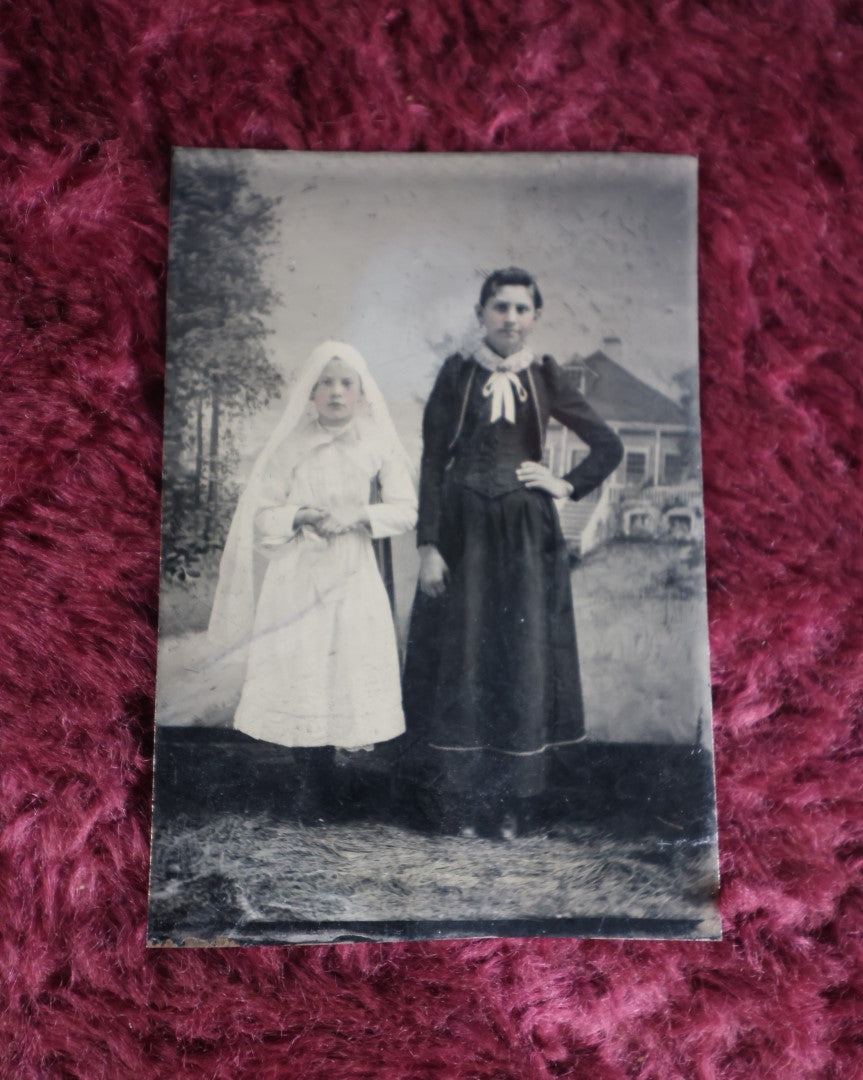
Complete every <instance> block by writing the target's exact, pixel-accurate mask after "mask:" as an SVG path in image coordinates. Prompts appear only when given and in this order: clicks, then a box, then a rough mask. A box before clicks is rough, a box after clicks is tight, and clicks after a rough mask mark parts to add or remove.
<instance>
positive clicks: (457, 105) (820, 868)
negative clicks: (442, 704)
mask: <svg viewBox="0 0 863 1080" xmlns="http://www.w3.org/2000/svg"><path fill="white" fill-rule="evenodd" d="M861 70H863V7H861V5H860V3H858V2H853V0H841V2H840V0H835V2H829V0H810V2H808V3H795V2H791V0H760V2H746V3H744V2H742V0H711V2H709V3H708V2H705V3H697V2H694V0H693V2H690V0H588V2H585V3H578V4H567V3H564V2H563V0H522V2H521V3H517V4H514V3H503V2H501V0H430V2H428V3H426V2H422V3H420V2H416V3H407V2H402V3H400V2H398V0H358V2H356V3H335V2H330V0H296V2H294V3H283V2H278V0H136V2H130V0H64V2H63V3H54V2H52V0H27V2H26V3H21V2H19V3H11V2H8V3H5V4H2V5H0V85H2V114H0V184H2V200H0V365H2V366H0V378H2V413H0V437H2V456H0V476H2V484H0V492H2V540H0V581H2V595H3V616H2V632H0V641H2V645H0V676H2V681H3V694H2V709H3V714H4V715H3V719H2V728H0V874H2V888H0V1074H2V1076H3V1077H9V1078H15V1080H54V1078H57V1080H60V1078H63V1080H67V1078H68V1080H72V1078H75V1080H103V1078H104V1080H125V1078H135V1080H146V1078H159V1080H164V1078H174V1077H189V1078H197V1077H200V1078H202V1080H203V1078H205V1077H206V1078H214V1080H215V1078H218V1080H238V1078H246V1077H249V1078H255V1080H266V1078H277V1077H278V1078H281V1077H300V1078H304V1080H313V1078H318V1077H320V1078H326V1080H343V1078H344V1080H349V1078H360V1077H374V1078H380V1080H384V1078H392V1080H396V1078H399V1080H400V1078H403V1077H405V1078H413V1077H416V1078H420V1077H429V1078H431V1077H465V1078H484V1080H509V1078H511V1080H533V1078H546V1077H561V1076H567V1077H569V1076H572V1077H581V1076H585V1077H590V1078H591V1080H606V1078H607V1080H611V1078H617V1077H638V1078H644V1080H647V1078H655V1080H668V1078H672V1077H685V1078H698V1080H712V1078H729V1080H730V1078H740V1080H744V1078H745V1080H752V1078H761V1077H777V1078H809V1077H811V1078H816V1077H818V1078H821V1077H824V1078H831V1077H832V1078H837V1080H838V1078H843V1080H844V1078H849V1077H852V1076H855V1075H860V1070H863V1063H861V1062H863V1059H861V1053H863V1045H861V1000H860V995H861V988H863V976H861V972H863V964H861V945H860V940H861V939H860V931H861V891H860V877H859V871H860V863H861V847H860V840H861V837H860V824H861V821H860V816H861V810H860V802H859V798H858V790H859V786H860V774H859V770H855V768H854V766H855V755H859V753H860V743H859V722H860V711H861V684H863V635H861V630H863V615H861V612H863V595H861V594H863V544H861V535H863V491H861V460H860V453H861V445H863V364H861V359H863V357H861V348H860V346H861V337H863V334H861V321H860V308H861V285H863V265H861V250H863V185H861V171H863V169H861V163H863V145H861V123H860V116H861V112H863V81H861V77H860V72H861ZM172 144H178V145H185V146H226V147H257V148H278V147H288V148H293V149H303V148H308V149H315V150H327V149H333V150H335V149H360V150H377V149H386V150H603V151H605V150H617V151H659V152H671V153H677V152H681V153H692V154H698V155H699V156H700V159H701V166H700V182H701V201H700V213H701V229H700V243H701V254H700V278H701V315H702V333H701V345H702V361H703V380H702V408H703V416H704V443H705V454H706V462H705V474H706V500H707V534H708V545H707V547H708V559H709V586H710V593H709V596H710V604H711V642H712V649H713V664H714V667H713V677H714V690H715V702H716V736H717V769H718V794H719V824H720V840H721V849H722V870H723V887H722V895H721V910H722V916H723V923H724V930H725V935H726V937H725V940H724V942H722V943H721V944H700V943H699V944H696V943H685V944H681V943H671V942H653V943H641V942H615V941H568V940H512V941H474V942H438V943H415V944H402V945H344V946H331V947H320V948H294V949H258V950H256V949H240V950H218V949H217V950H211V951H206V950H201V951H195V950H193V951H184V952H180V951H155V952H149V953H148V952H145V949H144V938H145V907H146V889H147V843H148V829H149V819H150V811H149V796H150V783H151V762H150V749H151V746H152V699H153V678H154V661H155V644H156V629H155V608H156V597H157V558H158V537H159V528H158V514H159V494H158V482H159V481H158V478H159V472H160V460H161V457H160V418H161V393H162V383H161V379H162V372H163V346H164V336H163V335H164V330H163V321H164V315H163V308H164V289H165V266H166V258H167V195H168V166H169V148H170V146H171V145H172ZM856 760H857V762H858V763H859V756H858V757H857V758H856Z"/></svg>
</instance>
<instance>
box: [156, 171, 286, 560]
mask: <svg viewBox="0 0 863 1080" xmlns="http://www.w3.org/2000/svg"><path fill="white" fill-rule="evenodd" d="M276 204H277V200H275V199H271V198H266V197H264V196H262V195H260V194H259V193H257V192H255V191H254V190H253V189H252V188H251V186H250V184H249V181H248V176H247V174H246V172H245V170H244V169H243V168H242V167H241V166H239V165H238V164H235V163H234V162H233V161H232V160H231V158H230V157H229V156H226V155H219V156H218V157H216V156H209V155H207V156H203V155H202V157H201V158H200V159H197V160H190V159H189V158H188V157H187V158H185V159H183V158H181V159H179V160H178V162H177V168H176V169H175V173H174V180H173V198H172V218H171V260H170V272H169V281H168V368H167V380H166V384H167V385H166V395H165V400H166V406H165V489H164V493H163V505H164V511H163V518H164V549H163V550H164V557H163V570H164V572H165V573H166V574H168V575H169V576H178V577H180V578H184V577H185V576H186V575H187V574H192V575H194V574H196V573H197V571H196V569H195V565H196V564H197V563H198V562H199V561H200V559H201V558H202V557H204V556H206V555H207V554H208V553H210V552H212V551H215V550H217V549H220V548H221V546H222V544H223V543H224V539H225V534H226V531H227V526H228V523H229V520H230V513H231V511H232V502H233V499H232V496H233V494H234V492H233V491H232V490H231V472H232V465H233V464H234V462H235V458H236V455H235V453H234V450H233V446H232V443H231V440H230V435H229V424H230V421H231V420H232V419H234V418H236V417H239V416H247V415H251V414H252V413H254V412H256V411H257V410H258V409H261V408H263V407H265V406H266V405H267V404H268V403H269V402H270V400H271V399H272V398H273V397H274V396H278V394H279V389H280V386H281V383H282V377H281V375H280V374H279V372H278V371H277V370H276V369H275V368H274V367H273V366H272V364H271V363H270V361H269V359H268V356H267V350H266V338H267V336H268V333H269V330H268V328H267V325H266V323H265V321H264V317H265V316H266V315H267V314H268V313H269V312H270V310H271V309H272V306H273V304H274V303H275V302H276V299H277V298H276V296H275V294H274V293H273V291H272V290H271V289H270V288H269V286H268V285H267V283H266V281H265V279H264V276H263V272H262V261H263V256H264V255H265V253H266V248H267V247H268V246H269V245H270V244H271V243H272V235H273V229H274V224H275V213H274V211H275V207H276Z"/></svg>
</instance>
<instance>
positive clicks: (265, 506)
mask: <svg viewBox="0 0 863 1080" xmlns="http://www.w3.org/2000/svg"><path fill="white" fill-rule="evenodd" d="M289 494H290V493H289V491H288V489H287V485H286V484H285V480H284V476H283V474H282V472H281V470H280V469H279V468H278V463H277V462H275V461H271V462H270V463H269V466H268V468H267V469H266V471H265V472H264V474H263V476H262V477H261V498H260V502H259V503H258V507H257V509H256V510H255V533H256V536H257V539H258V542H259V543H261V544H262V545H264V546H269V545H273V544H279V543H283V542H284V541H285V540H288V539H290V538H291V537H292V536H294V535H295V534H296V532H297V530H296V529H295V528H294V518H295V517H296V516H297V511H298V510H300V509H301V507H300V506H299V505H295V504H292V503H290V502H288V501H287V500H288V496H289Z"/></svg>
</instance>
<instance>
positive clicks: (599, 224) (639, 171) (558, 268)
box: [182, 151, 698, 458]
mask: <svg viewBox="0 0 863 1080" xmlns="http://www.w3.org/2000/svg"><path fill="white" fill-rule="evenodd" d="M186 153H187V154H188V156H187V157H184V159H183V161H182V165H183V167H190V166H191V167H194V164H195V160H196V158H197V159H198V160H201V161H203V160H204V158H205V157H206V159H207V160H208V161H210V162H211V161H212V160H213V158H216V159H218V157H219V156H220V155H222V156H223V157H224V158H225V159H227V158H228V157H229V156H230V157H233V156H234V155H236V154H238V153H239V154H242V158H243V164H244V166H245V167H246V169H247V172H248V176H249V178H250V181H251V183H252V186H253V187H254V188H255V189H256V190H257V191H259V192H260V193H261V194H264V195H267V196H270V197H275V198H278V200H279V202H278V206H277V209H276V218H277V226H276V232H275V235H274V237H273V239H274V241H275V242H274V244H273V245H272V246H271V248H270V250H269V253H268V255H267V256H266V263H265V274H266V276H267V279H268V281H269V283H270V284H271V285H272V287H273V289H274V290H275V292H276V294H277V296H278V297H279V301H278V303H277V305H276V307H275V309H274V311H273V313H272V315H271V316H270V317H269V323H270V326H271V329H272V335H271V337H270V339H269V346H268V347H269V350H270V354H271V358H272V360H273V363H274V364H275V365H276V366H277V367H278V368H279V370H281V371H282V372H283V373H284V374H285V375H286V377H287V378H288V379H290V377H291V375H292V373H293V372H295V371H296V370H297V368H298V367H300V366H301V365H302V363H303V361H304V360H305V358H306V357H307V355H308V354H309V352H311V350H312V348H314V346H315V345H317V344H318V343H319V342H320V341H322V340H324V339H326V338H337V339H342V340H345V341H348V342H350V343H351V344H353V345H355V346H356V347H357V348H358V349H359V350H360V351H361V352H362V353H363V355H364V356H365V357H366V359H367V361H368V363H369V365H370V367H371V369H372V371H373V373H374V375H375V377H376V379H377V380H378V382H379V384H380V385H381V387H382V389H383V390H384V392H385V394H386V395H387V398H388V400H389V402H390V405H391V407H392V409H393V412H394V416H395V419H396V421H397V424H398V426H399V427H400V429H401V433H402V435H403V437H404V439H405V441H406V443H407V444H408V446H409V449H410V450H411V451H412V453H414V454H415V453H416V450H417V447H418V439H419V431H418V424H419V416H420V407H419V402H421V401H422V399H424V398H425V397H426V396H427V394H428V391H429V389H430V387H431V383H432V380H433V378H434V374H435V372H436V370H437V369H438V367H439V366H440V362H441V360H442V359H443V358H444V357H445V356H446V355H447V354H448V353H450V352H452V351H453V349H454V348H457V347H461V346H465V345H469V344H470V343H471V342H475V341H477V340H478V334H477V320H476V315H475V313H474V306H475V304H476V301H477V298H478V295H479V289H480V286H481V284H482V281H483V278H484V277H485V275H486V274H487V273H488V272H490V271H491V270H494V269H496V268H498V267H502V266H509V265H516V266H522V267H524V268H526V269H527V270H529V271H531V272H532V273H533V274H534V275H535V276H536V278H537V280H538V281H539V284H540V287H541V289H542V292H543V296H544V299H545V309H544V311H543V315H542V318H541V320H540V322H539V324H538V327H537V329H536V331H535V333H534V336H533V339H532V343H533V345H534V348H535V349H536V350H537V351H538V352H541V353H545V352H549V353H551V354H552V355H554V356H556V357H557V359H558V360H561V361H565V360H568V359H570V358H571V357H572V356H574V355H576V354H579V355H582V356H584V355H587V354H589V353H590V352H592V351H593V350H594V349H596V348H599V347H601V345H602V340H603V338H604V337H606V336H615V337H618V338H620V340H621V342H622V354H623V363H624V365H625V366H626V367H627V368H629V370H631V371H632V372H633V373H634V374H636V375H637V376H638V377H639V378H641V379H643V380H644V381H645V382H647V383H648V384H650V385H651V386H654V387H656V388H657V389H659V390H662V391H664V392H666V393H669V394H671V395H672V396H676V392H675V387H674V383H673V381H672V380H673V376H674V375H675V374H676V373H678V372H680V371H682V370H685V369H691V368H693V367H694V366H695V365H696V364H697V347H698V322H697V283H696V205H697V190H696V188H697V185H696V176H697V164H696V161H695V159H694V158H690V157H682V156H664V155H640V154H503V153H498V154H489V155H474V154H440V155H439V154H386V153H350V154H339V153H305V152H301V153H298V152H267V151H189V152H186ZM279 409H280V405H279V404H274V405H273V406H272V407H271V408H270V409H269V410H268V411H267V413H265V414H261V415H259V416H258V417H257V418H256V419H255V421H254V422H253V423H252V424H250V425H249V426H248V430H247V431H245V432H237V434H238V435H239V438H240V442H241V444H243V445H241V452H242V453H243V457H244V458H246V457H247V456H248V455H249V454H251V453H253V452H254V451H255V449H256V448H257V447H258V446H260V444H261V442H262V441H263V438H264V437H265V435H266V432H267V430H268V429H269V427H270V426H271V425H272V423H274V422H275V419H276V417H277V415H278V413H279Z"/></svg>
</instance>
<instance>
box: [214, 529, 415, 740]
mask: <svg viewBox="0 0 863 1080" xmlns="http://www.w3.org/2000/svg"><path fill="white" fill-rule="evenodd" d="M234 727H235V729H236V730H238V731H242V732H243V733H244V734H246V735H250V736H251V737H252V738H255V739H263V740H266V741H267V742H272V743H278V744H280V745H282V746H289V747H294V746H295V747H301V746H336V747H342V748H344V749H351V748H355V747H360V746H367V745H369V744H370V743H378V742H385V741H387V740H389V739H394V738H395V737H396V736H398V735H401V734H402V732H403V731H404V730H405V723H404V714H403V712H402V701H401V680H400V673H399V662H398V651H397V647H396V638H395V629H394V626H393V618H392V611H391V609H390V603H389V597H388V596H387V592H386V589H385V587H384V583H383V581H382V580H381V576H380V573H379V571H378V567H377V563H376V561H375V557H374V552H373V550H372V545H371V540H370V538H369V537H368V536H367V535H363V534H360V533H348V534H345V535H344V536H340V537H336V538H335V539H334V540H333V541H330V542H329V543H328V544H326V545H325V546H323V545H321V544H320V542H318V543H312V544H309V543H306V542H304V541H303V540H302V539H300V540H299V541H295V542H292V543H290V544H289V545H287V548H286V550H285V551H284V553H283V554H282V555H281V556H280V557H279V558H276V559H274V560H273V561H272V562H270V564H269V566H268V567H267V571H266V574H265V576H264V581H263V584H262V586H261V593H260V596H259V598H258V604H257V608H256V614H255V628H254V633H253V637H252V641H251V643H250V645H249V654H248V664H247V669H246V678H245V682H244V684H243V692H242V695H241V698H240V704H239V706H238V708H237V712H236V714H235V717H234Z"/></svg>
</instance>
